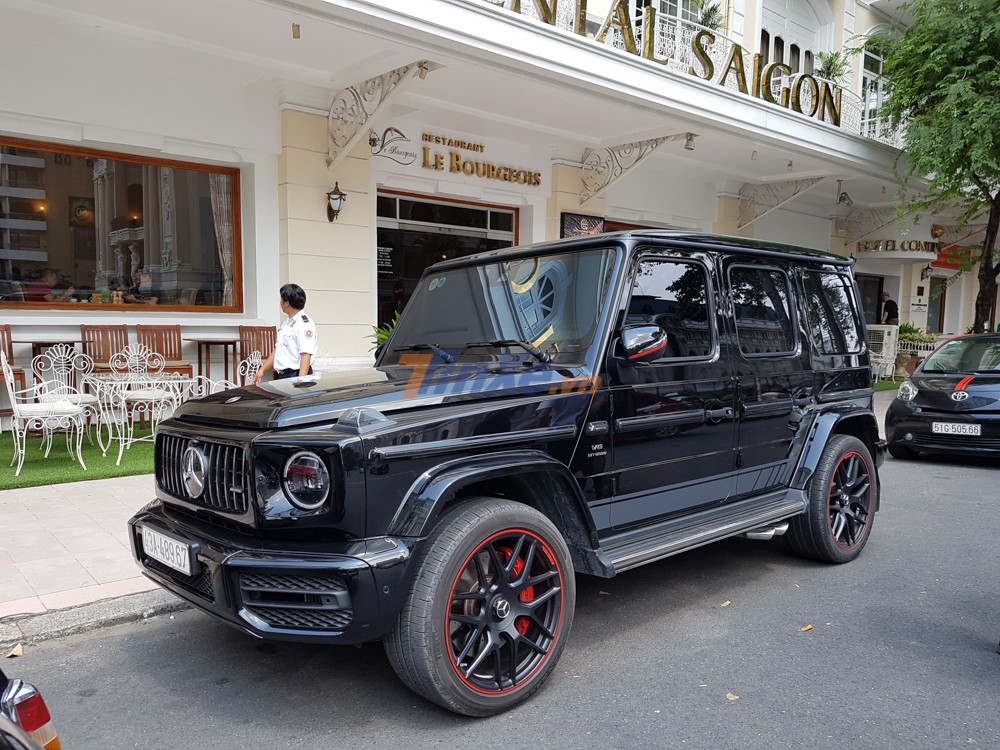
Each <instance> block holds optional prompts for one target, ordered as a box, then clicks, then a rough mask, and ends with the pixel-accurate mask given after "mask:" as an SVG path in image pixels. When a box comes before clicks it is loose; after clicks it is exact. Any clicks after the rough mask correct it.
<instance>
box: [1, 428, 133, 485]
mask: <svg viewBox="0 0 1000 750" xmlns="http://www.w3.org/2000/svg"><path fill="white" fill-rule="evenodd" d="M135 434H136V436H137V437H141V436H145V435H148V434H149V429H145V430H139V429H136V431H135ZM41 444H42V438H41V436H40V435H37V436H33V437H30V438H29V439H28V441H27V445H26V447H25V455H24V466H22V467H21V474H20V475H19V476H14V469H15V467H14V466H11V465H10V460H11V458H12V457H13V455H14V439H13V437H11V434H10V431H9V430H6V429H5V430H4V432H3V434H2V435H0V490H13V489H20V488H22V487H40V486H42V485H47V484H63V483H65V482H83V481H86V480H88V479H108V478H109V477H130V476H135V475H137V474H152V473H153V443H152V442H142V443H133V445H132V446H131V447H130V448H128V449H127V450H126V451H125V452H124V453H123V454H122V462H121V465H120V466H115V461H117V460H118V443H112V445H111V447H110V448H108V455H106V456H102V455H101V448H100V446H98V445H97V437H96V436H95V437H94V445H91V444H90V440H89V439H88V438H87V437H86V436H84V438H83V462H84V463H85V464H87V470H86V471H84V470H83V467H82V466H80V464H79V462H77V460H76V457H75V456H70V455H69V452H68V451H67V450H66V440H65V438H64V437H63V436H62V435H56V436H55V437H54V438H53V440H52V450H51V451H50V452H49V457H48V458H45V451H44V450H42V449H41V448H40V447H39V446H40V445H41Z"/></svg>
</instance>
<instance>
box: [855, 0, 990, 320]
mask: <svg viewBox="0 0 1000 750" xmlns="http://www.w3.org/2000/svg"><path fill="white" fill-rule="evenodd" d="M904 11H905V13H906V14H907V15H908V16H909V17H910V19H911V22H910V23H909V25H908V26H906V27H905V28H904V29H902V30H901V31H900V33H898V34H884V35H876V36H875V37H873V38H872V39H871V40H870V43H869V44H868V45H866V46H868V48H869V49H874V50H876V51H877V52H879V53H881V54H882V56H883V59H884V63H883V68H882V70H883V73H884V75H885V78H886V93H887V102H886V104H885V105H884V108H883V114H886V115H888V116H889V118H890V119H891V121H892V123H893V125H894V126H895V127H900V126H902V127H904V128H905V133H904V141H903V142H904V151H905V158H901V159H900V160H899V162H898V163H897V172H898V175H899V178H900V193H899V194H900V196H901V205H900V208H901V209H902V210H904V211H910V210H929V211H931V212H932V213H936V212H939V211H942V210H948V209H952V210H953V209H954V207H958V208H959V209H960V210H961V216H960V217H959V218H958V222H957V223H958V225H960V226H961V225H965V224H968V223H969V222H970V221H972V220H973V219H976V218H977V217H982V216H983V215H988V219H987V223H986V237H985V240H984V241H983V246H982V251H981V253H980V254H979V258H978V266H979V267H978V279H979V293H978V295H977V297H976V318H975V330H977V331H982V330H983V329H984V327H985V325H986V324H987V323H988V322H989V319H990V311H991V309H992V307H993V301H994V299H995V296H996V288H997V275H998V274H1000V263H998V261H997V255H996V244H997V230H998V227H1000V97H998V95H997V92H998V91H1000V60H998V55H1000V12H998V7H997V0H912V2H910V3H909V4H907V5H906V6H905V8H904ZM925 181H926V185H927V188H926V190H923V191H921V192H922V193H923V194H922V195H921V196H920V197H917V198H912V197H906V196H908V195H912V193H911V188H912V187H913V186H914V184H915V183H920V184H923V183H924V182H925ZM970 270H971V266H970Z"/></svg>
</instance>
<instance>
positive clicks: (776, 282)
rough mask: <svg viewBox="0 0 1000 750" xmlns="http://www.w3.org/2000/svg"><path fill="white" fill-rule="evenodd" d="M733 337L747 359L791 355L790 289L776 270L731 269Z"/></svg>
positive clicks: (742, 267)
mask: <svg viewBox="0 0 1000 750" xmlns="http://www.w3.org/2000/svg"><path fill="white" fill-rule="evenodd" d="M729 285H730V287H731V292H732V297H733V305H734V308H735V309H734V312H735V314H736V336H737V338H738V339H739V343H740V351H741V352H743V354H745V355H746V356H748V357H753V356H761V355H775V354H793V353H794V352H795V326H794V325H793V324H792V312H791V311H792V306H791V296H790V294H791V291H790V288H791V285H790V284H789V283H788V276H786V275H785V272H784V271H781V270H778V269H777V268H761V267H756V266H754V267H750V266H733V267H732V268H731V269H730V271H729Z"/></svg>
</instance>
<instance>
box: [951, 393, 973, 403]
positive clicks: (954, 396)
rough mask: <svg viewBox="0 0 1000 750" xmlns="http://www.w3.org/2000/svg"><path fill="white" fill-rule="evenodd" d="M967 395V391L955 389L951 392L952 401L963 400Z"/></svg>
mask: <svg viewBox="0 0 1000 750" xmlns="http://www.w3.org/2000/svg"><path fill="white" fill-rule="evenodd" d="M968 397H969V392H968V391H955V392H954V393H952V394H951V400H952V401H965V399H967V398H968Z"/></svg>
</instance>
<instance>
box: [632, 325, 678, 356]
mask: <svg viewBox="0 0 1000 750" xmlns="http://www.w3.org/2000/svg"><path fill="white" fill-rule="evenodd" d="M622 348H623V349H624V350H625V357H626V358H627V359H628V361H629V362H653V361H655V360H657V359H660V357H662V356H663V354H664V350H665V349H666V348H667V332H666V331H664V330H663V329H662V328H660V327H659V326H626V327H625V328H624V329H623V330H622Z"/></svg>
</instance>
